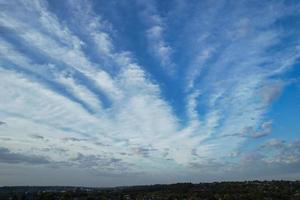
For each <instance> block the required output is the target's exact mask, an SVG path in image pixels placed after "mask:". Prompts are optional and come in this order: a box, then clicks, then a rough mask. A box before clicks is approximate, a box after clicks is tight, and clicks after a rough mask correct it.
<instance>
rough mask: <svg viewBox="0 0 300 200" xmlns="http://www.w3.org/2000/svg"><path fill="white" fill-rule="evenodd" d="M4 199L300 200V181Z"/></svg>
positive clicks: (60, 190) (22, 194) (7, 194)
mask: <svg viewBox="0 0 300 200" xmlns="http://www.w3.org/2000/svg"><path fill="white" fill-rule="evenodd" d="M0 199H1V200H2V199H3V200H5V199H13V200H39V199H41V200H48V199H49V200H50V199H51V200H56V199H57V200H64V199H74V200H92V199H99V200H108V199H110V200H117V199H121V200H130V199H137V200H139V199H141V200H155V199H164V200H169V199H170V200H171V199H172V200H175V199H177V200H184V199H186V200H193V199H195V200H196V199H197V200H300V182H299V181H246V182H220V183H200V184H191V183H178V184H171V185H151V186H132V187H117V188H82V187H81V188H78V187H2V188H0Z"/></svg>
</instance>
